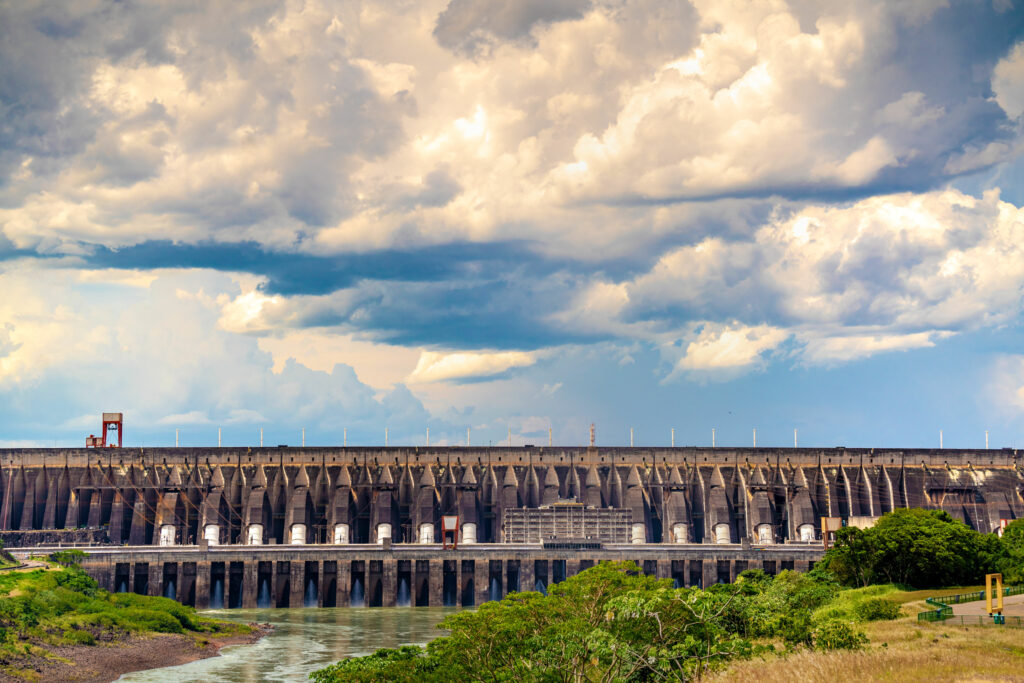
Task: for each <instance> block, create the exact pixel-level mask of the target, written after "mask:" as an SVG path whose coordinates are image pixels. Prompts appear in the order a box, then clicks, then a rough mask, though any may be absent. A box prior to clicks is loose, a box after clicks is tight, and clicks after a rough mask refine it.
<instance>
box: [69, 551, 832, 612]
mask: <svg viewBox="0 0 1024 683" xmlns="http://www.w3.org/2000/svg"><path fill="white" fill-rule="evenodd" d="M86 552H87V553H88V558H87V559H86V560H85V561H84V562H83V568H84V569H85V570H86V571H87V572H89V574H91V575H92V576H93V577H94V578H96V579H97V581H98V582H99V583H100V586H101V587H102V588H104V589H106V590H110V591H120V592H138V593H142V594H148V595H165V596H166V597H172V598H175V599H177V600H179V601H180V602H183V603H185V604H189V605H193V606H195V607H197V608H206V607H210V606H211V601H219V604H215V605H213V606H218V607H227V608H232V607H257V606H272V607H303V606H309V607H323V606H331V607H334V606H338V607H345V606H349V605H351V604H352V602H353V595H354V593H356V597H357V598H358V597H359V595H361V596H362V599H363V604H364V605H365V606H371V607H372V606H395V605H398V604H403V598H405V602H404V604H407V605H409V606H439V605H461V606H467V607H468V606H473V605H479V604H481V603H482V602H485V601H487V600H491V599H500V598H501V597H503V596H504V595H507V594H508V593H509V592H512V591H513V590H517V589H518V590H520V591H523V590H533V589H534V588H535V587H537V582H538V581H539V582H540V583H541V584H542V585H544V586H545V587H546V586H547V585H550V584H551V583H553V582H555V581H558V580H563V579H565V578H568V577H570V576H574V575H575V574H577V573H579V572H580V571H582V570H584V569H586V568H587V567H591V566H594V565H595V564H597V563H599V562H602V561H622V560H632V561H634V562H636V564H637V565H638V566H639V567H640V568H641V570H642V571H644V572H645V573H648V574H650V575H652V576H658V577H661V578H672V579H675V580H676V582H677V583H678V585H680V586H698V587H705V586H708V585H711V584H714V583H719V582H729V581H733V580H734V579H735V578H736V576H737V575H738V574H739V573H740V572H742V571H743V570H744V569H764V570H765V571H767V572H768V573H771V574H775V573H778V572H779V571H782V570H783V569H797V570H800V571H806V570H808V569H810V568H811V567H812V566H813V563H814V562H815V561H817V560H818V559H820V557H821V554H822V550H821V548H820V547H800V546H790V547H787V546H778V547H774V548H764V549H758V548H750V547H744V546H742V545H732V546H700V545H693V546H675V547H671V548H666V547H663V546H654V545H647V546H634V545H622V546H612V547H604V548H601V549H596V550H586V551H559V550H549V549H544V548H542V547H540V546H532V547H531V546H509V545H486V546H485V545H481V546H477V547H475V548H473V549H471V550H466V549H459V550H443V549H441V548H439V547H431V548H399V547H392V548H387V549H384V548H381V549H367V548H360V547H358V546H347V547H342V546H334V547H324V546H321V547H315V546H305V547H298V548H293V547H284V546H282V547H264V548H240V547H236V548H204V547H192V548H176V549H167V548H151V547H144V548H128V547H126V548H93V549H87V550H86ZM402 582H405V583H404V587H403V585H402ZM172 585H173V588H172ZM261 593H262V596H261Z"/></svg>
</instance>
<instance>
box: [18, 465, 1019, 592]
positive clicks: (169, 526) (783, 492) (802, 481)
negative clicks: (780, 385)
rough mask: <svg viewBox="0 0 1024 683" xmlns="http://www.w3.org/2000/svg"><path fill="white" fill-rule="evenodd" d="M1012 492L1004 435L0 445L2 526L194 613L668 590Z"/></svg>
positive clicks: (1013, 502)
mask: <svg viewBox="0 0 1024 683" xmlns="http://www.w3.org/2000/svg"><path fill="white" fill-rule="evenodd" d="M1022 492H1024V459H1022V457H1021V455H1019V454H1018V452H1017V451H1016V450H1010V449H1002V450H954V449H938V450H934V449H931V450H925V449H868V448H856V449H855V448H831V449H820V448H799V449H797V448H722V447H720V448H695V447H685V448H632V447H630V448H624V447H612V448H603V447H593V446H591V447H579V448H562V447H544V448H540V447H532V446H527V447H487V448H478V447H451V446H438V447H427V448H422V447H419V448H412V447H390V448H388V447H385V448H378V447H372V448H370V447H360V448H352V447H345V448H340V447H339V448H333V447H332V448H294V447H293V448H288V447H278V448H244V447H243V448H144V449H142V448H101V449H39V448H24V449H0V494H2V502H0V538H2V539H3V541H4V543H5V545H6V547H7V548H8V549H10V550H12V551H14V552H15V553H18V550H19V549H22V550H25V551H27V550H28V549H31V551H32V552H35V553H42V552H51V551H52V550H55V549H58V548H66V547H69V546H75V547H79V548H81V549H82V550H84V551H85V552H86V553H87V557H86V558H85V560H84V561H83V564H82V566H83V568H84V569H85V570H86V571H88V572H89V573H90V574H91V575H92V576H94V577H95V578H96V579H97V580H98V581H99V582H100V585H101V587H103V588H105V589H107V590H110V591H134V592H137V593H142V594H150V595H165V596H168V597H172V598H175V599H177V600H179V601H181V602H183V603H186V604H189V605H194V606H196V607H200V608H204V607H209V606H214V607H221V606H223V607H257V606H276V607H299V606H339V607H340V606H347V605H366V606H391V605H396V604H409V605H431V606H437V605H463V606H470V605H479V604H481V603H482V602H484V601H486V600H491V599H498V598H500V597H502V596H504V595H505V594H507V593H509V592H511V591H516V590H533V589H543V588H545V587H546V586H547V585H549V584H550V583H553V582H558V581H561V580H563V579H564V578H566V577H568V576H571V575H573V574H575V573H577V572H579V571H581V570H583V569H585V568H587V567H589V566H592V565H593V564H595V563H597V562H600V561H603V560H633V561H635V562H636V563H637V564H638V565H639V566H640V568H641V569H642V571H644V572H646V573H649V574H652V575H656V576H660V577H667V578H673V579H674V580H675V581H676V582H677V584H678V585H681V586H707V585H709V584H712V583H716V582H723V581H731V580H733V579H734V578H735V577H736V575H737V574H738V573H739V572H741V571H743V570H745V569H748V568H760V569H764V570H765V571H766V572H768V573H771V574H774V573H776V572H778V571H781V570H783V569H798V570H807V569H808V568H810V567H812V566H813V563H814V562H815V561H816V560H818V559H820V558H821V556H822V554H823V545H824V543H825V542H827V537H828V535H829V534H830V532H833V531H834V530H835V529H836V528H838V526H840V525H842V524H852V525H869V524H871V523H873V521H874V520H875V519H876V518H877V517H878V516H880V515H882V514H884V513H886V512H888V511H891V510H893V509H896V508H902V507H924V508H933V509H942V510H946V511H947V512H949V513H950V514H951V515H952V516H953V517H955V518H957V519H960V520H962V521H964V522H965V523H966V524H968V525H969V526H971V527H972V528H974V529H977V530H978V531H981V532H992V531H994V530H996V529H998V528H999V526H1000V525H1001V524H1005V523H1006V522H1005V520H1013V519H1017V518H1020V517H1021V516H1024V497H1022ZM22 554H24V553H22Z"/></svg>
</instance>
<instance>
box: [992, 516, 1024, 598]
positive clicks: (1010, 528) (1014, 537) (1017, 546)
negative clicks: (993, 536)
mask: <svg viewBox="0 0 1024 683" xmlns="http://www.w3.org/2000/svg"><path fill="white" fill-rule="evenodd" d="M1000 541H1001V545H1002V550H1003V555H1002V557H1000V558H999V560H998V562H997V564H998V567H999V570H1000V571H1001V572H1002V573H1003V581H1005V582H1006V583H1008V584H1014V585H1016V584H1022V583H1024V519H1018V520H1015V521H1013V522H1011V523H1010V524H1008V525H1007V527H1006V529H1004V530H1003V537H1002V538H1001V539H1000Z"/></svg>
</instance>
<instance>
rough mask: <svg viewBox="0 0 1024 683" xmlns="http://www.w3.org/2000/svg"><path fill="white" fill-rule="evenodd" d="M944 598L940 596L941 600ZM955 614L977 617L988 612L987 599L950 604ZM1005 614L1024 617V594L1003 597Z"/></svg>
mask: <svg viewBox="0 0 1024 683" xmlns="http://www.w3.org/2000/svg"><path fill="white" fill-rule="evenodd" d="M941 599H942V598H939V600H941ZM950 607H952V608H953V614H954V615H955V616H960V615H963V616H967V617H975V616H979V615H986V614H988V612H987V611H985V601H984V600H977V601H975V602H964V603H961V604H959V605H950ZM1003 614H1005V615H1006V616H1008V617H1024V595H1009V596H1007V597H1005V598H1003Z"/></svg>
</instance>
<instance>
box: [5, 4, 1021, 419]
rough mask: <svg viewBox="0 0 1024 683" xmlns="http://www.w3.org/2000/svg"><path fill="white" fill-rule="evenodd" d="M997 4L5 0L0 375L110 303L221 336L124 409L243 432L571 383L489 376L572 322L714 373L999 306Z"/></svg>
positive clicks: (109, 329)
mask: <svg viewBox="0 0 1024 683" xmlns="http://www.w3.org/2000/svg"><path fill="white" fill-rule="evenodd" d="M1010 10H1012V7H1010V4H1009V3H1006V2H1003V1H1002V0H1000V1H999V2H994V3H981V4H978V3H969V2H959V1H954V2H949V3H936V2H914V3H886V2H875V1H874V0H864V1H863V2H856V3H845V4H821V3H818V4H814V3H802V2H787V1H785V0H777V1H776V0H773V1H771V2H748V3H723V2H718V1H715V0H694V1H693V2H692V3H691V2H663V1H659V0H637V1H636V2H629V3H624V2H619V1H618V0H601V1H600V2H591V1H588V0H557V1H556V2H535V1H533V0H531V1H530V2H525V3H518V4H516V3H512V4H509V3H504V4H502V3H494V2H491V1H490V0H439V1H435V2H428V3H411V4H409V3H405V4H403V3H398V4H395V3H393V2H389V1H383V0H380V1H378V0H367V1H366V2H364V3H360V4H358V5H357V4H352V3H347V4H346V3H336V2H331V1H329V0H308V1H307V2H303V3H292V4H285V5H281V4H280V3H269V2H267V3H263V2H252V3H244V4H224V5H188V4H182V3H170V4H163V5H152V6H139V5H133V4H125V3H115V2H96V3H88V4H82V5H75V6H73V7H55V6H53V5H52V3H45V2H31V1H30V2H19V3H16V4H6V5H4V6H2V7H0V121H2V122H3V123H2V124H0V278H2V279H3V287H4V289H3V292H4V294H5V297H4V301H0V382H4V383H6V384H5V385H4V386H7V387H8V388H10V387H19V389H18V390H19V391H26V389H25V387H30V386H37V387H44V386H45V387H46V389H45V391H46V392H54V391H57V392H60V391H63V389H62V388H58V387H57V385H58V384H59V382H57V380H56V379H55V378H56V377H57V376H58V374H59V373H65V372H68V373H72V374H73V375H74V377H75V378H76V379H77V380H78V381H83V382H87V381H93V380H96V379H97V376H99V375H100V374H101V372H100V368H101V367H103V365H104V363H105V364H106V365H107V367H110V366H112V365H113V364H114V361H115V359H116V358H117V357H118V354H119V353H122V352H123V350H124V349H126V348H136V347H138V348H141V346H142V345H143V344H144V343H143V341H142V339H141V337H139V335H140V334H141V333H140V332H138V331H137V330H136V329H135V323H134V321H133V320H132V319H131V318H130V317H128V315H127V314H124V313H120V311H132V312H133V313H132V315H134V316H136V317H140V318H143V319H146V320H149V319H151V318H154V317H155V314H154V313H153V311H155V310H159V311H160V312H161V313H162V315H163V317H164V318H169V317H172V316H180V317H182V319H183V320H184V322H183V324H182V330H183V331H182V332H181V335H180V336H182V337H183V338H185V339H187V340H191V341H193V342H194V343H195V344H196V346H195V349H197V352H199V353H205V354H209V355H210V357H211V358H217V359H221V360H220V361H218V363H219V365H217V366H216V367H213V366H210V367H207V366H202V363H201V362H200V361H197V360H196V359H195V358H193V355H194V354H192V353H190V352H189V350H188V349H189V347H188V346H186V345H184V343H183V344H182V345H175V344H173V343H171V342H170V341H168V340H166V339H163V338H162V337H158V338H156V339H155V341H154V342H153V343H154V347H155V349H156V350H162V351H163V352H164V354H165V355H163V356H156V355H150V356H146V355H145V354H141V352H139V353H140V355H138V356H136V357H134V358H135V360H134V361H133V362H137V365H132V364H129V365H127V366H125V367H126V368H136V367H143V365H142V364H143V359H145V362H146V363H151V364H152V365H153V366H154V367H156V368H160V367H161V362H159V361H160V360H161V359H162V360H163V364H165V365H167V366H168V367H169V368H170V370H169V371H168V374H167V376H166V377H164V376H163V375H159V371H158V370H147V371H146V372H141V371H140V372H139V376H140V377H146V378H148V380H149V381H152V382H154V383H156V384H158V385H159V384H160V383H161V382H166V384H167V389H166V390H164V389H163V388H160V389H158V390H154V391H153V392H152V393H153V396H152V399H151V400H152V406H151V407H150V408H147V410H148V412H145V413H144V414H145V415H147V416H150V417H151V418H152V420H153V421H154V423H155V422H156V421H159V420H161V419H172V420H174V421H181V422H186V421H193V422H195V423H196V424H200V423H202V422H203V421H204V420H210V421H217V422H218V423H219V422H228V421H230V420H236V422H237V423H238V424H242V422H244V421H245V420H249V421H250V422H251V421H252V420H258V419H262V418H266V419H274V416H275V415H276V414H277V411H279V410H281V411H283V410H284V405H285V404H284V403H274V402H273V401H269V400H267V401H256V405H248V404H247V403H246V400H245V399H243V398H240V397H244V396H251V395H257V396H258V395H262V393H261V392H270V393H273V394H274V395H275V396H277V395H280V396H282V397H286V398H289V399H291V400H294V401H298V402H302V401H303V400H305V398H304V397H305V396H308V395H320V394H323V395H324V396H327V397H329V398H327V399H325V401H324V402H323V403H317V402H314V404H313V405H314V406H315V407H311V408H310V410H311V411H313V412H312V413H310V414H311V415H312V414H314V413H316V414H323V415H326V414H328V413H330V412H332V411H334V412H344V411H347V410H349V409H350V408H351V410H352V411H354V412H355V413H356V414H362V415H366V416H368V417H367V418H366V421H367V423H368V422H371V421H373V420H376V419H378V418H380V419H387V416H388V415H398V414H405V415H409V416H412V417H411V418H410V419H414V420H422V419H424V418H423V413H422V411H423V410H425V409H424V407H423V402H425V403H426V404H427V405H428V406H429V410H430V412H432V413H434V414H436V415H448V414H450V413H449V411H455V413H454V414H457V415H460V419H461V417H464V416H462V415H461V413H459V412H458V411H459V410H461V408H453V406H462V407H465V406H466V405H467V403H466V401H469V400H472V399H470V398H466V397H468V396H470V395H472V396H476V398H477V400H480V397H481V396H483V395H484V394H483V393H481V394H474V393H473V392H472V391H470V390H469V389H467V388H466V387H470V382H469V380H480V379H485V380H487V381H486V382H473V383H472V387H471V388H472V390H473V391H477V390H479V385H481V384H488V383H489V384H491V385H493V386H494V387H502V390H503V391H504V390H507V391H508V392H510V395H516V396H548V395H549V393H554V391H555V390H556V389H550V391H549V392H548V391H546V390H545V389H544V386H545V385H546V386H547V387H554V388H557V387H562V388H560V389H557V391H558V392H559V396H563V395H566V394H569V393H570V389H571V386H570V382H569V381H567V379H566V378H564V377H562V376H560V375H559V373H560V372H561V370H559V369H558V368H554V367H553V368H551V371H552V373H553V374H551V375H550V376H546V377H545V378H544V380H543V381H542V382H540V383H537V382H533V383H532V384H530V383H528V382H526V380H525V379H524V376H525V375H526V374H528V372H529V371H530V370H531V369H532V370H533V371H538V372H539V368H541V367H546V366H545V359H549V358H555V357H561V356H565V355H566V354H571V353H576V352H580V353H585V352H586V351H585V350H584V351H579V349H580V348H583V349H586V348H590V347H592V346H595V345H598V346H600V345H608V346H601V348H602V349H603V352H602V353H603V355H601V362H602V363H609V362H610V363H612V365H614V368H613V369H612V370H609V372H614V371H615V369H618V368H619V365H618V364H617V363H618V362H621V363H623V364H629V363H633V364H636V365H641V364H643V363H645V362H650V359H649V358H646V357H645V354H652V355H657V354H660V358H661V363H662V369H661V371H660V372H659V375H658V376H659V377H662V376H664V375H670V376H672V377H673V378H686V377H693V376H697V374H699V373H704V375H707V376H710V375H716V376H719V377H726V376H728V377H732V378H735V377H737V376H738V375H739V374H742V373H744V372H749V371H751V370H759V369H764V368H767V367H768V365H769V364H770V363H772V362H795V363H797V364H803V365H808V366H813V365H829V366H833V365H837V364H841V363H846V362H851V361H858V360H862V359H864V358H867V357H869V356H872V355H875V354H880V353H886V352H894V351H897V350H912V349H915V348H924V347H927V346H929V345H933V344H934V345H938V344H939V343H940V341H941V340H943V339H946V338H948V337H950V336H952V335H957V334H961V333H963V332H964V331H965V330H975V329H979V328H985V327H995V326H1002V325H1006V324H1008V323H1012V322H1013V321H1014V320H1016V319H1017V318H1018V317H1019V315H1020V291H1021V287H1022V286H1024V273H1022V270H1021V268H1022V267H1021V265H1020V264H1021V263H1024V258H1022V256H1024V255H1022V254H1021V253H1020V249H1021V247H1020V246H1019V245H1020V244H1021V242H1022V239H1024V235H1022V234H1021V224H1022V217H1021V213H1020V208H1019V207H1018V206H1016V205H1015V203H1016V204H1019V203H1020V202H1019V200H1018V199H1014V200H1013V201H1012V202H1011V201H1003V200H1001V199H1000V195H999V192H998V187H997V185H998V182H999V181H998V178H999V177H1000V175H999V173H1001V172H1002V169H1003V168H1005V166H1006V164H1007V162H1010V161H1012V160H1015V159H1019V158H1020V153H1021V151H1022V150H1024V147H1022V144H1024V142H1022V140H1024V138H1022V137H1021V130H1022V128H1021V126H1020V120H1021V116H1022V111H1024V100H1022V97H1021V92H1022V91H1021V84H1022V82H1024V81H1022V78H1021V64H1024V61H1022V60H1024V57H1022V55H1024V52H1022V47H1021V42H1020V35H1019V26H1018V23H1017V22H1013V21H1010V20H1009V19H1008V17H1009V16H1012V15H1010ZM979 35H983V36H985V38H986V39H985V40H984V41H978V40H976V36H979ZM936 45H941V46H942V49H941V50H937V49H935V46H936ZM925 56H926V57H927V58H925ZM985 169H993V171H992V172H991V173H989V174H987V175H986V174H983V173H980V171H983V170H985ZM957 188H959V189H957ZM968 189H969V191H968ZM76 271H77V274H76ZM27 273H31V274H32V275H26V274H27ZM39 273H46V277H43V276H41V275H39ZM51 276H52V277H51ZM197 282H199V283H200V284H198V285H197V284H196V283H197ZM172 285H173V288H172ZM19 297H20V300H19V303H17V304H14V303H10V301H11V300H14V299H18V298H19ZM96 300H106V301H108V302H109V303H110V305H109V306H107V307H106V308H104V309H102V310H100V309H98V308H96V304H95V303H94V302H95V301H96ZM143 302H147V305H143ZM28 310H35V311H37V312H39V311H42V312H43V313H39V314H38V315H35V316H32V315H29V314H27V313H26V311H28ZM111 311H117V312H119V313H117V314H113V313H111ZM157 322H158V323H159V324H158V325H156V328H155V329H159V330H164V331H165V334H166V335H167V336H170V335H171V331H170V330H169V329H168V327H167V325H166V324H165V323H166V321H165V320H164V319H160V320H158V321H157ZM132 344H135V345H136V347H133V346H132ZM119 349H120V350H121V351H119ZM442 349H443V350H444V351H441V350H442ZM154 353H156V351H154ZM560 354H561V356H560ZM71 358H74V359H78V360H77V361H76V362H79V361H83V359H92V360H89V361H88V362H85V364H84V365H83V366H82V367H84V368H89V370H88V372H92V373H94V375H89V376H84V375H82V373H84V372H86V370H78V371H74V368H76V367H78V366H77V365H75V364H73V363H72V362H71V361H70V360H62V359H71ZM609 359H614V360H613V361H609ZM779 359H784V360H782V361H780V360H779ZM200 366H201V367H200ZM645 367H646V366H645ZM513 370H515V372H513ZM75 372H77V373H78V374H74V373H75ZM124 372H130V371H129V370H124ZM353 372H354V373H355V374H353ZM154 373H156V374H154ZM207 374H208V375H209V376H210V377H217V378H218V379H219V381H220V385H219V386H218V387H217V390H219V391H223V392H225V393H226V394H227V395H230V396H233V397H234V398H231V399H225V400H224V402H223V405H221V404H218V405H212V404H210V401H209V400H208V398H207V397H206V396H205V395H204V396H202V397H200V398H198V399H197V398H195V397H196V396H198V395H199V393H200V392H207V393H209V394H211V395H212V394H215V393H216V391H215V390H214V389H213V388H211V387H210V385H209V384H208V383H204V382H203V381H201V380H202V378H203V377H205V376H206V375H207ZM755 375H756V373H755V374H752V375H751V376H755ZM257 378H261V379H257ZM406 380H410V381H413V380H415V382H416V383H417V384H416V386H415V387H414V388H415V391H416V393H415V395H414V394H413V393H410V391H409V390H408V389H406V388H405V387H404V385H403V384H402V382H403V381H406ZM684 381H685V379H684ZM135 382H136V378H135V377H134V376H130V377H128V380H127V382H126V385H127V386H130V387H136V383H135ZM190 383H191V384H190ZM193 385H194V386H193ZM368 385H369V386H368ZM161 386H162V385H161ZM338 386H342V387H344V389H338V388H337V387H338ZM190 387H192V388H190ZM453 387H454V389H453ZM303 388H304V389H303ZM456 389H457V390H456ZM11 390H13V389H11ZM135 390H136V391H139V390H138V388H137V387H136V389H135ZM38 391H44V390H43V389H39V390H38ZM345 391H349V392H350V393H351V394H352V395H353V396H358V397H359V399H358V401H356V404H357V405H354V406H346V405H345V404H344V396H345V395H346V394H345V393H344V392H345ZM480 391H482V390H480ZM495 391H497V390H495ZM131 395H132V396H135V394H131ZM181 396H185V399H188V400H185V399H182V398H181ZM488 399H489V400H494V395H488ZM76 400H77V399H76ZM140 400H142V401H143V402H145V401H146V400H149V399H147V398H145V397H143V398H141V399H140ZM193 400H194V402H195V403H196V405H191V402H192V401H193ZM282 400H284V399H283V398H282ZM339 406H340V407H339ZM501 409H502V410H506V411H508V410H509V407H508V405H507V404H505V405H503V407H502V408H501ZM90 410H91V407H89V410H86V407H85V406H84V405H82V404H80V403H76V404H75V405H74V407H73V410H71V412H72V414H74V415H76V416H80V415H86V414H90V412H89V411H90ZM496 410H497V409H496ZM317 411H320V413H317ZM493 417H494V416H493V415H489V416H483V415H475V416H473V418H472V419H473V420H475V421H477V423H478V424H481V423H482V424H494V423H495V422H494V419H493ZM147 419H149V418H147ZM310 419H314V418H310ZM581 424H584V423H583V422H581Z"/></svg>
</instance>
